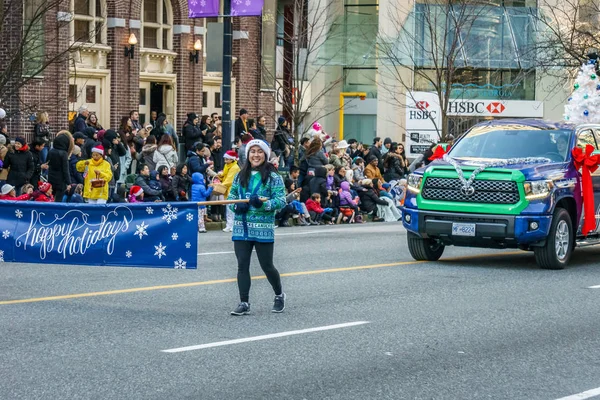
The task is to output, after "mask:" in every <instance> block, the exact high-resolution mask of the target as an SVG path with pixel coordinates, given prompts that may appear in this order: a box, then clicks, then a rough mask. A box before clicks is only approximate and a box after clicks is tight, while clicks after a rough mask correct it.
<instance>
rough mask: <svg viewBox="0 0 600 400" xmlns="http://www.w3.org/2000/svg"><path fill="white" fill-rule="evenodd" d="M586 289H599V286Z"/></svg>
mask: <svg viewBox="0 0 600 400" xmlns="http://www.w3.org/2000/svg"><path fill="white" fill-rule="evenodd" d="M588 289H600V285H596V286H588Z"/></svg>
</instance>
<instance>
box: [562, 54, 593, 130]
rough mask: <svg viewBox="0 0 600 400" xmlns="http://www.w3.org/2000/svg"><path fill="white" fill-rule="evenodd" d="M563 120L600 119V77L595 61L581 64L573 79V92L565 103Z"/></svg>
mask: <svg viewBox="0 0 600 400" xmlns="http://www.w3.org/2000/svg"><path fill="white" fill-rule="evenodd" d="M564 117H565V121H568V122H573V123H575V124H581V123H590V122H599V121H600V79H599V78H598V76H597V75H596V62H595V60H590V61H589V62H588V64H583V65H582V66H581V70H580V71H579V74H578V75H577V79H575V83H574V85H573V93H572V94H571V97H569V100H568V102H567V104H566V105H565V115H564Z"/></svg>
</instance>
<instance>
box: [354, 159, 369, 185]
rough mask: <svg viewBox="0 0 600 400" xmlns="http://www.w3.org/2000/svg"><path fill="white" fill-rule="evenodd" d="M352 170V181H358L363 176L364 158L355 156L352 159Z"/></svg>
mask: <svg viewBox="0 0 600 400" xmlns="http://www.w3.org/2000/svg"><path fill="white" fill-rule="evenodd" d="M352 171H353V174H354V182H357V183H358V182H360V181H362V180H363V179H366V178H365V160H363V159H362V158H361V157H356V158H354V160H353V161H352Z"/></svg>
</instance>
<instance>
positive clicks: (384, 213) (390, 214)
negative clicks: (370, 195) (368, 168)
mask: <svg viewBox="0 0 600 400" xmlns="http://www.w3.org/2000/svg"><path fill="white" fill-rule="evenodd" d="M372 184H373V188H374V190H375V193H380V195H379V200H382V201H384V202H385V203H386V205H383V204H378V205H377V216H379V217H380V218H383V221H384V222H395V221H399V220H400V218H401V217H402V215H401V214H400V211H398V208H397V207H396V204H395V203H394V200H393V199H392V196H390V195H389V193H388V192H387V191H385V190H384V188H383V186H382V185H383V184H385V182H383V181H380V180H378V179H374V180H373V182H372ZM381 194H383V196H382V195H381Z"/></svg>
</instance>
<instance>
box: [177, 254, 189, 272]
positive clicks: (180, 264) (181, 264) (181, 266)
mask: <svg viewBox="0 0 600 400" xmlns="http://www.w3.org/2000/svg"><path fill="white" fill-rule="evenodd" d="M186 265H187V262H185V261H183V260H182V259H181V257H179V260H177V261H175V269H185V266H186Z"/></svg>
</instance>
